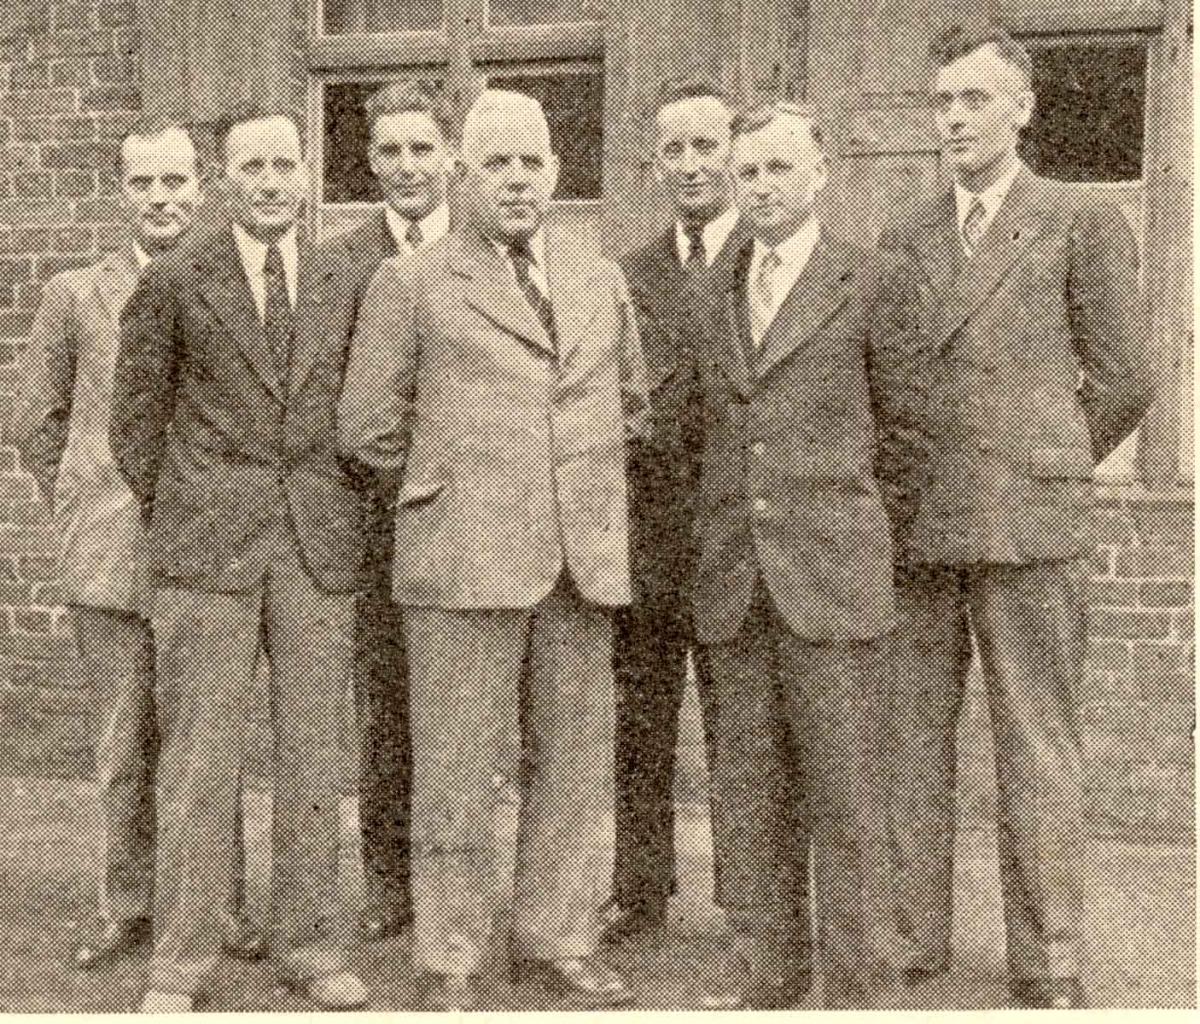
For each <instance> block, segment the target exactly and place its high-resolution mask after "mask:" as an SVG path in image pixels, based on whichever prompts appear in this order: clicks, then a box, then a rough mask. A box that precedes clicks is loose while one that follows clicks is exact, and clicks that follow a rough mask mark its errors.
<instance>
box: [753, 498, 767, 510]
mask: <svg viewBox="0 0 1200 1024" xmlns="http://www.w3.org/2000/svg"><path fill="white" fill-rule="evenodd" d="M754 511H755V512H758V513H759V514H762V513H764V512H766V511H767V499H766V498H755V499H754Z"/></svg>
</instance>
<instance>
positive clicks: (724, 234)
mask: <svg viewBox="0 0 1200 1024" xmlns="http://www.w3.org/2000/svg"><path fill="white" fill-rule="evenodd" d="M737 221H738V210H737V207H736V206H731V207H729V209H727V210H726V211H725V212H724V213H722V214H719V215H718V216H716V217H714V218H713V219H712V220H710V221H709V222H708V223H707V224H705V225H704V227H703V228H702V229H701V231H700V237H701V238H702V239H703V240H704V262H705V264H707V265H708V266H710V267H711V266H712V265H713V261H714V260H715V259H716V258H717V256H718V255H719V254H720V252H721V250H722V249H724V248H725V242H726V240H727V239H728V238H729V234H730V232H732V231H733V229H734V226H735V225H736V224H737ZM690 248H691V243H690V241H689V240H688V236H687V232H686V231H685V230H684V227H683V221H680V220H677V221H676V222H675V250H676V252H677V253H678V254H679V262H680V263H686V262H687V255H688V250H689V249H690Z"/></svg>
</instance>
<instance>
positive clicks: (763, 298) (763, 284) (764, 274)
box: [750, 249, 783, 348]
mask: <svg viewBox="0 0 1200 1024" xmlns="http://www.w3.org/2000/svg"><path fill="white" fill-rule="evenodd" d="M782 263H783V260H781V259H780V258H779V253H777V252H776V251H775V250H774V249H768V250H767V251H766V252H765V253H763V258H762V263H760V264H759V267H758V273H757V274H755V275H754V281H753V282H752V284H751V286H750V324H751V327H752V328H753V332H752V333H753V335H754V344H755V345H756V346H758V347H759V348H761V347H762V343H763V337H764V336H765V335H766V333H767V328H768V327H770V326H771V320H772V318H773V317H774V314H775V309H774V298H775V296H774V291H773V288H772V281H771V275H772V274H773V273H774V272H775V270H776V268H778V267H779V266H780V265H781V264H782Z"/></svg>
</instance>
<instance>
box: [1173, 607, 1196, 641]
mask: <svg viewBox="0 0 1200 1024" xmlns="http://www.w3.org/2000/svg"><path fill="white" fill-rule="evenodd" d="M1171 635H1172V636H1174V637H1175V638H1176V639H1177V640H1179V641H1180V642H1181V643H1185V644H1187V645H1188V646H1189V647H1190V646H1191V645H1192V644H1194V643H1195V642H1196V616H1195V613H1194V612H1193V611H1192V609H1190V608H1188V609H1186V610H1183V611H1177V612H1172V613H1171Z"/></svg>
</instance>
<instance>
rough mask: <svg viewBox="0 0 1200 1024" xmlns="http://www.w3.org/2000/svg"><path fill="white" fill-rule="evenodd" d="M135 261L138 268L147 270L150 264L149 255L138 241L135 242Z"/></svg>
mask: <svg viewBox="0 0 1200 1024" xmlns="http://www.w3.org/2000/svg"><path fill="white" fill-rule="evenodd" d="M133 262H134V263H135V264H137V268H138V270H145V269H146V268H147V267H148V266H149V265H150V257H149V255H147V253H146V250H145V249H143V248H142V247H141V246H140V245H138V244H137V242H134V243H133Z"/></svg>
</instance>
